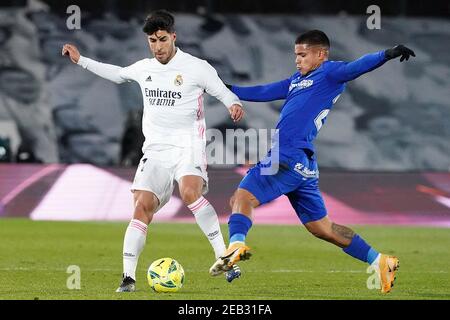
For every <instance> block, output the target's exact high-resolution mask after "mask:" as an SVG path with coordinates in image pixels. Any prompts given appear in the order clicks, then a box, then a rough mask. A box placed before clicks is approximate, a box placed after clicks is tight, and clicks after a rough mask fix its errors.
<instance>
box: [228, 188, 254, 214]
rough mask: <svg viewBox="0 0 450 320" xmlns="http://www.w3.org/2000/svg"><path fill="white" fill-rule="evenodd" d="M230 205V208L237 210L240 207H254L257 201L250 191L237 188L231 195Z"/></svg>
mask: <svg viewBox="0 0 450 320" xmlns="http://www.w3.org/2000/svg"><path fill="white" fill-rule="evenodd" d="M230 205H231V208H232V210H234V209H238V210H239V208H241V207H245V208H247V207H248V208H256V207H257V206H258V205H259V202H258V200H257V199H256V197H255V196H254V195H253V194H251V193H250V192H248V191H246V190H243V189H238V190H237V191H236V192H235V193H234V195H233V196H232V197H231V199H230Z"/></svg>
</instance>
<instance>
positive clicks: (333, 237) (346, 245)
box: [305, 216, 399, 293]
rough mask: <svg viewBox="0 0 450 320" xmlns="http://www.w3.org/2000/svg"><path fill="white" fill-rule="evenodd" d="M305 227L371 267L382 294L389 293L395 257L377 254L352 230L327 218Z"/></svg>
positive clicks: (396, 266)
mask: <svg viewBox="0 0 450 320" xmlns="http://www.w3.org/2000/svg"><path fill="white" fill-rule="evenodd" d="M305 227H306V229H308V231H309V232H311V233H312V234H313V235H314V236H316V237H318V238H320V239H322V240H325V241H328V242H331V243H333V244H335V245H337V246H339V247H340V248H342V249H343V251H344V252H345V253H347V254H348V255H350V256H352V257H353V258H356V259H358V260H361V261H363V262H367V263H368V264H370V265H372V266H373V267H374V269H375V270H377V271H378V274H379V276H380V284H381V291H382V292H383V293H387V292H389V291H390V290H391V288H392V287H393V286H394V280H395V272H396V271H397V269H398V267H399V261H398V258H397V257H393V256H389V255H385V254H380V253H378V251H376V250H375V249H373V248H372V247H371V246H370V245H369V244H367V242H366V241H364V239H362V238H361V237H360V236H359V235H358V234H356V233H355V232H354V231H353V230H352V229H350V228H348V227H346V226H343V225H339V224H336V223H334V222H333V221H331V220H330V219H329V218H328V216H326V217H324V218H322V219H320V220H317V221H311V222H308V223H305Z"/></svg>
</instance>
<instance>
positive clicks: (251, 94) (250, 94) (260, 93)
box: [231, 78, 291, 102]
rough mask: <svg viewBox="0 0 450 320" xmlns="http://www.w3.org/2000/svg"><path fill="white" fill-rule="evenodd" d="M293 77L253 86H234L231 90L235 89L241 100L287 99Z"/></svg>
mask: <svg viewBox="0 0 450 320" xmlns="http://www.w3.org/2000/svg"><path fill="white" fill-rule="evenodd" d="M290 83H291V79H290V78H289V79H285V80H282V81H278V82H273V83H269V84H265V85H261V86H253V87H239V86H232V87H231V91H233V92H234V93H235V94H236V95H237V96H238V97H239V99H241V100H244V101H255V102H264V101H273V100H280V99H286V97H287V95H288V92H289V85H290Z"/></svg>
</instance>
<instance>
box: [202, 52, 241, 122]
mask: <svg viewBox="0 0 450 320" xmlns="http://www.w3.org/2000/svg"><path fill="white" fill-rule="evenodd" d="M200 66H201V68H200V69H199V74H200V76H201V80H200V83H201V84H202V87H203V88H204V89H205V91H206V92H207V93H208V94H210V95H212V96H213V97H215V98H216V99H218V100H219V101H221V102H222V103H223V104H224V105H225V106H226V107H227V109H228V112H229V113H230V116H231V119H232V120H233V121H234V122H238V121H241V120H242V118H243V117H244V114H245V112H244V109H243V107H242V103H241V101H240V100H239V98H238V97H237V96H236V95H235V94H234V93H233V92H231V91H230V90H229V89H228V88H227V87H226V85H225V84H224V83H223V81H222V80H221V79H220V78H219V75H218V74H217V71H216V69H214V68H213V67H212V66H211V65H210V64H209V63H207V62H206V61H205V62H204V63H203V64H202V65H200Z"/></svg>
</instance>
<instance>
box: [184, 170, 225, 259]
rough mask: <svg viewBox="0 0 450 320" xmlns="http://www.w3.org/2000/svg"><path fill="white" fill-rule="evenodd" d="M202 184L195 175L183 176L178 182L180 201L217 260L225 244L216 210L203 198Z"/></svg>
mask: <svg viewBox="0 0 450 320" xmlns="http://www.w3.org/2000/svg"><path fill="white" fill-rule="evenodd" d="M204 184H205V181H204V180H203V178H202V177H201V176H195V175H186V176H183V177H181V178H180V179H179V182H178V185H179V190H180V195H181V199H182V200H183V202H184V203H185V204H186V206H187V207H188V208H189V210H191V212H192V213H193V215H194V217H195V221H196V222H197V224H198V226H199V227H200V229H201V230H202V231H203V233H204V234H205V236H206V237H207V238H208V241H209V243H210V244H211V246H212V248H213V250H214V255H215V257H216V259H217V258H218V257H220V256H221V255H222V254H223V252H224V251H225V242H224V241H223V236H222V231H221V230H220V224H219V218H218V217H217V213H216V210H214V207H213V206H212V205H211V204H210V203H209V201H208V200H207V199H206V198H205V197H203V190H204Z"/></svg>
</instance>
